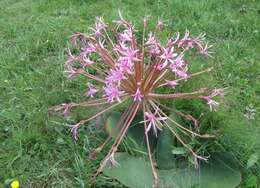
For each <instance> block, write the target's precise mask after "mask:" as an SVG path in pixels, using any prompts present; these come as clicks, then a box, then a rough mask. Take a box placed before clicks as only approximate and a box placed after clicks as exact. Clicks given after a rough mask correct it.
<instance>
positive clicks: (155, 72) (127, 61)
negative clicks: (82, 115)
mask: <svg viewBox="0 0 260 188" xmlns="http://www.w3.org/2000/svg"><path fill="white" fill-rule="evenodd" d="M113 23H114V24H115V26H113V25H109V24H107V23H105V21H104V19H103V18H101V17H98V18H97V20H96V23H95V25H94V27H91V28H90V30H91V33H90V34H89V35H87V34H83V33H76V34H75V35H73V37H72V43H73V44H74V46H77V47H78V46H79V47H80V48H77V49H78V53H75V54H72V53H71V51H69V55H68V61H67V62H66V63H65V69H66V70H65V72H67V73H68V77H69V79H73V78H75V77H77V76H83V77H86V78H87V79H88V81H91V84H88V91H87V92H86V94H85V95H86V96H88V97H89V99H88V101H85V102H82V103H69V104H64V103H63V104H61V105H57V106H55V107H53V108H51V109H52V110H54V111H59V110H63V111H64V114H67V113H68V110H69V109H71V108H75V107H80V106H81V107H82V106H83V107H99V108H100V107H103V110H100V111H99V112H98V113H96V114H94V115H93V116H91V117H89V118H88V119H86V120H82V121H80V122H79V123H76V124H75V125H73V126H70V127H71V133H72V135H73V138H74V139H75V140H77V139H78V129H79V128H80V127H81V126H83V125H84V124H86V123H87V122H88V121H90V120H92V119H95V118H96V117H98V116H100V115H101V114H103V113H106V112H107V111H110V110H114V108H115V107H117V106H119V105H121V104H123V103H125V102H126V101H128V103H127V104H129V105H128V107H127V109H125V112H124V113H123V114H122V116H121V119H120V120H119V121H118V127H121V130H120V134H118V136H117V137H116V138H115V139H114V143H113V145H112V147H111V149H110V151H109V152H108V153H107V155H106V157H105V158H104V160H103V161H102V162H101V164H100V167H99V169H98V170H97V173H96V175H98V174H99V173H100V172H101V171H102V170H103V168H104V166H105V165H106V163H110V164H111V165H113V166H118V164H117V162H116V161H115V160H114V154H115V152H116V151H117V148H118V146H119V144H120V143H121V141H122V139H123V138H124V136H125V134H126V132H127V130H128V128H129V126H130V124H131V123H132V121H133V119H134V117H135V116H136V114H137V113H143V117H144V119H143V121H142V123H143V124H144V126H145V132H144V135H145V136H146V138H147V140H148V137H147V133H148V132H149V131H150V130H153V132H154V135H157V134H158V132H159V131H160V130H161V129H162V128H168V129H169V130H170V131H171V132H172V134H173V135H174V136H175V137H176V138H177V140H178V141H179V142H180V144H182V145H183V147H186V148H187V149H188V151H190V154H191V155H193V157H194V158H195V160H194V161H195V162H196V161H197V160H198V159H202V160H205V158H203V157H202V156H199V155H198V154H197V153H195V152H194V151H193V148H192V147H191V146H190V145H188V144H187V143H185V141H184V140H183V139H182V138H181V136H179V135H178V131H176V130H177V129H179V130H180V131H181V132H183V133H185V134H186V135H189V136H190V137H194V136H195V137H204V138H205V137H207V138H208V137H209V135H201V134H200V133H199V132H198V131H197V128H198V121H197V120H196V119H195V118H194V117H192V116H191V115H185V114H183V113H179V115H182V116H183V117H184V118H186V119H187V120H190V121H192V123H194V125H195V126H194V127H195V128H196V129H193V128H187V127H185V126H182V125H180V124H179V123H177V122H175V121H174V120H173V119H171V118H170V117H169V116H168V115H169V114H168V113H169V112H168V111H167V112H166V111H163V109H168V110H169V108H168V107H167V106H165V105H163V104H161V103H160V102H161V101H162V100H165V99H166V100H179V99H183V100H188V99H198V100H202V101H205V102H206V103H207V104H208V105H209V107H210V110H215V108H216V107H217V106H218V105H219V103H218V102H216V101H215V99H214V98H215V97H216V96H222V93H223V92H222V91H223V90H222V89H210V88H198V89H197V90H195V91H192V92H189V93H179V92H176V91H177V90H175V88H176V87H177V86H179V85H180V84H181V83H182V82H183V81H188V80H189V79H190V78H192V77H196V76H198V75H200V74H203V73H206V72H209V71H211V70H212V68H207V69H204V70H201V71H199V72H195V73H192V72H190V70H189V68H188V67H189V64H190V62H188V59H189V60H190V58H187V56H189V57H193V56H190V54H192V53H193V54H194V55H198V54H200V55H201V56H202V57H206V58H208V57H211V52H209V49H211V47H212V45H209V44H208V43H207V42H205V34H201V35H199V36H197V37H192V36H191V35H190V33H189V32H188V31H186V32H185V34H184V35H183V37H181V36H182V35H181V34H180V33H176V34H175V35H174V36H173V37H171V38H170V39H169V40H168V41H167V42H166V44H165V45H163V44H162V43H160V39H159V37H158V36H160V35H159V33H160V32H161V31H162V29H163V21H162V20H159V21H158V23H157V26H156V28H155V31H153V32H151V31H147V25H148V21H147V19H146V18H145V19H144V23H143V29H140V31H142V33H141V34H142V35H141V36H142V39H141V40H139V39H138V38H137V37H136V34H137V32H139V31H137V30H135V29H134V26H133V25H132V24H131V23H130V22H128V21H126V20H125V19H124V18H123V17H122V15H121V14H120V19H119V20H116V21H114V22H113ZM158 88H168V89H167V90H164V91H165V92H159V91H162V90H160V89H158ZM166 91H167V92H166ZM96 96H101V97H100V98H98V99H95V97H96ZM129 101H130V102H129ZM166 120H167V121H166ZM167 122H168V123H167ZM169 122H171V123H172V124H173V125H174V126H175V128H174V129H173V128H172V127H171V126H170V125H169ZM140 126H141V124H140ZM110 141H111V136H109V137H108V139H107V140H106V141H105V142H104V144H102V145H101V146H99V147H98V150H95V151H98V152H96V153H95V154H98V153H99V152H100V151H101V150H102V148H103V147H104V146H105V145H106V144H107V143H108V142H110ZM148 145H149V144H148ZM148 151H149V156H151V153H150V150H148ZM149 158H150V163H151V165H152V169H153V175H154V178H155V179H157V174H156V172H155V170H154V167H153V161H152V158H151V157H149Z"/></svg>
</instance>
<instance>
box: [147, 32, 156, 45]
mask: <svg viewBox="0 0 260 188" xmlns="http://www.w3.org/2000/svg"><path fill="white" fill-rule="evenodd" d="M156 43H157V40H156V38H155V37H154V35H153V33H152V32H150V33H149V34H148V40H147V41H146V42H145V45H156Z"/></svg>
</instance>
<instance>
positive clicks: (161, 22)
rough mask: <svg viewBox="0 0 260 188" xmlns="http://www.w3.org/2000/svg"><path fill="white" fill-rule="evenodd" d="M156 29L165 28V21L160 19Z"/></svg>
mask: <svg viewBox="0 0 260 188" xmlns="http://www.w3.org/2000/svg"><path fill="white" fill-rule="evenodd" d="M156 29H158V30H159V31H162V30H163V21H162V19H158V21H157V24H156Z"/></svg>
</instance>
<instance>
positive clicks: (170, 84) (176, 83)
mask: <svg viewBox="0 0 260 188" xmlns="http://www.w3.org/2000/svg"><path fill="white" fill-rule="evenodd" d="M165 81H166V83H167V84H168V85H169V86H171V87H172V88H175V87H176V86H177V85H178V82H177V81H175V80H165Z"/></svg>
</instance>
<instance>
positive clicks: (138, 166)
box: [104, 153, 153, 188]
mask: <svg viewBox="0 0 260 188" xmlns="http://www.w3.org/2000/svg"><path fill="white" fill-rule="evenodd" d="M115 159H116V161H117V162H118V163H119V166H118V167H113V168H108V167H106V168H105V170H104V174H105V175H107V176H109V177H112V178H115V179H117V180H118V181H120V182H121V183H122V184H124V185H126V186H128V187H133V188H145V187H147V188H150V187H152V180H153V176H152V171H151V167H150V166H149V164H148V163H147V162H146V161H145V160H144V159H143V158H138V157H132V156H130V155H128V154H127V153H116V155H115Z"/></svg>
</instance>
